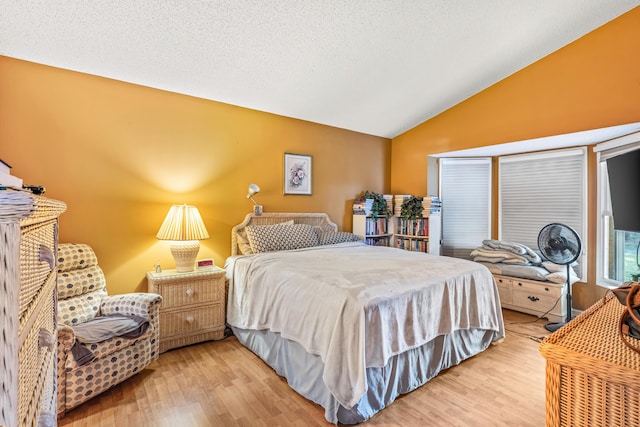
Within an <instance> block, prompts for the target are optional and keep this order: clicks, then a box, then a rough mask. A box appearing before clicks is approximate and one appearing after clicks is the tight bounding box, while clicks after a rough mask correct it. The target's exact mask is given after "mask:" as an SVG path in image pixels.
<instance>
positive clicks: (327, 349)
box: [225, 243, 504, 408]
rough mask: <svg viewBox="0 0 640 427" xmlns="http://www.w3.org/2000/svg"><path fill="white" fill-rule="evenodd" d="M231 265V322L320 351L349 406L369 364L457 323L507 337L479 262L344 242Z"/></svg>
mask: <svg viewBox="0 0 640 427" xmlns="http://www.w3.org/2000/svg"><path fill="white" fill-rule="evenodd" d="M225 268H226V271H227V276H228V278H229V281H230V283H229V297H228V307H227V310H228V311H227V321H228V323H229V324H230V325H232V326H235V327H238V328H243V329H258V330H262V329H270V330H272V331H274V332H278V333H280V334H281V335H282V336H283V337H285V338H288V339H291V340H293V341H296V342H298V343H299V344H301V345H302V346H303V347H304V348H305V349H306V350H307V351H308V352H310V353H313V354H317V355H319V356H320V357H321V358H322V360H323V362H324V364H325V371H324V374H323V379H324V381H325V383H326V384H327V387H328V388H329V389H330V390H331V391H332V393H333V394H334V395H335V397H336V399H337V400H338V401H339V402H340V403H341V404H342V405H343V406H344V407H346V408H350V407H352V406H353V405H354V404H355V403H356V402H358V400H359V399H360V397H361V396H362V395H363V394H364V393H365V392H366V391H367V384H366V376H365V369H366V367H382V366H385V365H386V363H387V361H388V360H389V358H390V357H392V356H394V355H397V354H399V353H402V352H404V351H406V350H409V349H411V348H415V347H418V346H421V345H423V344H424V343H426V342H428V341H430V340H432V339H433V338H435V337H436V336H438V335H441V334H447V333H450V332H452V331H455V330H458V329H468V328H481V329H485V330H493V331H496V334H495V339H496V340H498V339H500V338H502V337H503V336H504V330H503V322H502V311H501V309H500V300H499V297H498V292H497V288H496V286H495V282H494V280H493V276H492V275H491V273H490V272H489V271H488V269H487V268H486V267H484V266H483V265H480V264H478V263H475V262H471V261H466V260H461V259H456V258H449V257H440V256H432V255H427V254H423V253H417V252H408V251H403V250H399V249H394V248H386V247H374V246H367V245H364V244H362V243H341V244H337V245H328V246H318V247H313V248H306V249H299V250H294V251H283V252H267V253H261V254H254V255H245V256H232V257H229V258H228V259H227V262H226V265H225Z"/></svg>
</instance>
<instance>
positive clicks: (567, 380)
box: [540, 293, 640, 427]
mask: <svg viewBox="0 0 640 427" xmlns="http://www.w3.org/2000/svg"><path fill="white" fill-rule="evenodd" d="M623 310H624V307H623V306H622V305H621V304H620V303H619V302H618V300H617V299H616V298H615V297H614V296H613V295H612V294H610V293H609V294H608V295H607V296H606V297H605V298H603V299H602V300H600V301H599V302H598V303H596V304H594V305H593V306H592V307H590V308H589V309H587V310H586V311H585V312H584V313H582V314H581V315H580V316H578V317H577V318H575V319H574V320H573V321H571V322H570V323H568V324H567V325H566V326H564V327H563V328H561V329H559V330H558V331H556V332H555V333H553V334H551V335H549V336H548V337H547V338H546V339H545V340H544V341H542V343H541V344H540V353H542V355H543V356H544V357H545V359H546V361H547V367H546V425H547V426H607V427H612V426H634V427H636V426H640V354H638V353H636V352H634V351H633V350H631V349H629V348H628V347H627V346H625V345H624V343H623V342H622V340H621V338H620V337H619V336H618V330H617V325H618V319H619V317H620V315H621V314H622V312H623ZM639 344H640V343H639Z"/></svg>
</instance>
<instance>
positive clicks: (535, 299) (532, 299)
mask: <svg viewBox="0 0 640 427" xmlns="http://www.w3.org/2000/svg"><path fill="white" fill-rule="evenodd" d="M527 298H529V301H533V302H536V301H540V298H538V297H535V296H533V295H529V296H528V297H527Z"/></svg>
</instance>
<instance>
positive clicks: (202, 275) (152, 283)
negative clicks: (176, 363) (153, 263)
mask: <svg viewBox="0 0 640 427" xmlns="http://www.w3.org/2000/svg"><path fill="white" fill-rule="evenodd" d="M147 281H148V291H149V292H153V293H156V294H160V295H162V304H161V305H160V352H161V353H162V352H165V351H167V350H170V349H172V348H176V347H182V346H185V345H189V344H195V343H198V342H202V341H208V340H219V339H222V338H224V329H225V312H226V310H225V303H226V301H225V300H224V295H225V271H224V270H223V269H222V268H219V267H215V266H214V267H206V268H198V269H196V270H194V271H190V272H186V273H178V272H176V270H165V271H162V272H160V273H156V272H155V271H149V272H148V273H147Z"/></svg>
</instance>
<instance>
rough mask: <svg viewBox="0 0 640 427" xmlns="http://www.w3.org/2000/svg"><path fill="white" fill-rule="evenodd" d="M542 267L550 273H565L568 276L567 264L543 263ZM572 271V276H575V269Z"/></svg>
mask: <svg viewBox="0 0 640 427" xmlns="http://www.w3.org/2000/svg"><path fill="white" fill-rule="evenodd" d="M576 264H577V263H576V262H573V263H572V264H571V266H574V265H576ZM542 266H543V267H544V268H546V269H547V270H549V272H550V273H564V274H565V276H566V274H567V266H566V264H555V263H553V262H551V261H543V262H542ZM570 271H571V274H574V273H573V268H572V269H570ZM565 281H566V280H565Z"/></svg>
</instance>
